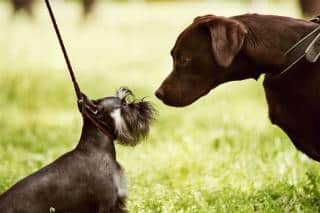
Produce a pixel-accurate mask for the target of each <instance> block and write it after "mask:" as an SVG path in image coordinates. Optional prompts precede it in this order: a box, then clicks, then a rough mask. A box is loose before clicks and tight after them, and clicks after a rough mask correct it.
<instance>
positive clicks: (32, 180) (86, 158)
mask: <svg viewBox="0 0 320 213" xmlns="http://www.w3.org/2000/svg"><path fill="white" fill-rule="evenodd" d="M131 94H132V93H131V91H129V90H127V89H120V90H119V91H118V92H117V95H116V96H115V97H106V98H102V99H99V100H96V101H94V103H95V104H96V105H97V106H98V107H99V112H102V114H101V115H100V116H101V118H104V120H105V121H110V120H111V121H112V124H110V123H109V124H108V125H109V126H110V125H111V126H112V127H113V128H114V131H115V132H114V134H115V135H116V136H117V138H118V139H119V142H120V143H121V144H123V145H131V146H133V145H136V144H137V142H138V141H139V140H140V139H142V138H143V137H145V136H146V135H147V134H148V132H149V125H150V123H151V121H152V120H153V115H154V109H153V107H152V106H151V105H150V104H149V103H148V102H146V101H134V102H127V101H126V98H127V97H128V96H130V95H131ZM83 122H84V124H83V128H82V134H81V138H80V142H79V144H78V146H77V147H76V148H75V149H74V150H73V151H71V152H69V153H67V154H65V155H63V156H62V157H60V158H59V159H57V160H56V161H55V162H53V163H52V164H50V165H48V166H46V167H44V168H42V169H40V170H39V171H37V172H36V173H34V174H32V175H30V176H28V177H26V178H24V179H23V180H21V181H20V182H18V183H17V184H16V185H14V186H13V187H12V188H11V189H9V190H8V191H7V192H5V193H3V194H2V195H1V196H0V212H1V213H45V212H57V213H60V212H62V213H72V212H74V213H81V212H86V213H94V212H98V213H106V212H125V211H126V209H125V198H126V193H127V186H126V182H125V177H124V174H123V170H122V169H121V166H120V165H119V163H118V162H117V161H116V153H115V147H114V141H113V139H112V138H110V137H108V136H106V135H105V134H103V133H102V132H101V131H100V130H99V129H97V128H96V126H95V125H93V124H92V123H91V121H89V120H87V119H84V121H83Z"/></svg>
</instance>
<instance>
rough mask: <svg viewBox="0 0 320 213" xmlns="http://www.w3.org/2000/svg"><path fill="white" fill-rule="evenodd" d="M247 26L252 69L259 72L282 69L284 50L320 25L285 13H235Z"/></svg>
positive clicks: (246, 48) (246, 43)
mask: <svg viewBox="0 0 320 213" xmlns="http://www.w3.org/2000/svg"><path fill="white" fill-rule="evenodd" d="M233 18H234V19H236V20H238V21H240V22H242V23H243V24H245V26H246V27H247V29H248V35H247V39H246V41H245V44H244V51H245V54H246V55H247V56H248V57H249V58H250V59H251V61H254V62H255V63H254V64H252V69H255V70H256V71H257V72H260V74H264V73H273V74H275V73H280V72H281V70H282V68H283V66H284V64H285V62H286V58H285V52H286V51H287V50H288V49H289V48H290V47H292V46H293V45H294V44H295V43H296V42H298V41H299V40H300V39H301V38H303V37H304V36H305V35H307V34H308V33H310V32H311V31H312V30H314V29H315V28H316V27H318V26H319V25H318V24H316V23H313V22H310V21H304V20H299V19H293V18H289V17H282V16H272V15H257V14H247V15H242V16H235V17H233Z"/></svg>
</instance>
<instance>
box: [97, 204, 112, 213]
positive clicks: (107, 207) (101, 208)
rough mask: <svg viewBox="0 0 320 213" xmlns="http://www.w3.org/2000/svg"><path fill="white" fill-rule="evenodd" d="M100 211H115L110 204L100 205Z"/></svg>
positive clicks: (108, 212) (99, 212)
mask: <svg viewBox="0 0 320 213" xmlns="http://www.w3.org/2000/svg"><path fill="white" fill-rule="evenodd" d="M98 213H113V211H112V208H111V207H110V206H109V205H108V206H106V205H100V206H99V211H98Z"/></svg>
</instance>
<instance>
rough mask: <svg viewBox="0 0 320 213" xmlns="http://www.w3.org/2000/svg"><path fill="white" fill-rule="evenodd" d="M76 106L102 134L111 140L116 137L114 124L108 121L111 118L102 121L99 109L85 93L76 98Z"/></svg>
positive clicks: (110, 120)
mask: <svg viewBox="0 0 320 213" xmlns="http://www.w3.org/2000/svg"><path fill="white" fill-rule="evenodd" d="M78 107H79V111H80V113H81V114H82V116H83V117H84V118H87V119H88V120H90V122H91V123H92V124H93V125H94V126H96V127H97V128H98V129H99V130H100V131H101V132H103V134H105V135H106V136H107V137H109V138H110V139H111V140H115V139H116V134H115V130H114V126H111V125H110V123H111V122H112V119H111V118H110V119H109V121H107V122H104V121H102V120H101V119H100V118H99V117H98V115H99V110H98V108H97V107H96V105H95V104H94V103H92V102H91V101H90V100H89V99H88V98H87V96H86V95H84V94H82V97H81V98H80V99H78Z"/></svg>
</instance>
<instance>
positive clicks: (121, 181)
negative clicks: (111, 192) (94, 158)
mask: <svg viewBox="0 0 320 213" xmlns="http://www.w3.org/2000/svg"><path fill="white" fill-rule="evenodd" d="M113 182H114V184H115V187H116V189H117V195H118V197H120V198H125V197H127V193H128V187H127V180H126V177H125V174H124V172H123V170H122V168H121V167H120V166H119V168H117V169H116V171H115V172H114V174H113Z"/></svg>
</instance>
